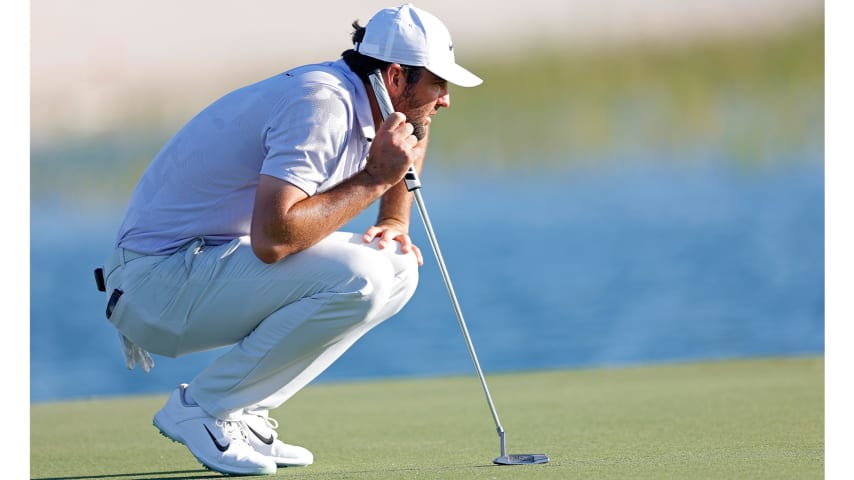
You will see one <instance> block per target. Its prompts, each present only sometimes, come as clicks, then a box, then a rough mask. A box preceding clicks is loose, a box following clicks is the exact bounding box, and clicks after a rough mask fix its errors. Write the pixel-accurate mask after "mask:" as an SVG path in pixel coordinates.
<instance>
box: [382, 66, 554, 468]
mask: <svg viewBox="0 0 854 480" xmlns="http://www.w3.org/2000/svg"><path fill="white" fill-rule="evenodd" d="M369 78H370V81H371V87H373V89H374V95H375V96H376V99H377V103H378V104H379V107H380V113H381V115H382V118H383V120H385V118H386V117H388V116H389V115H390V114H391V113H392V112H393V111H394V108H393V107H392V104H391V99H390V98H389V96H388V91H387V90H386V87H385V83H384V82H383V79H382V73H381V72H380V70H375V71H374V72H372V73H371V74H370V75H369ZM403 180H404V182H405V183H406V189H407V190H408V191H410V192H412V193H413V194H414V195H415V203H416V204H417V205H418V212H419V213H420V214H421V220H422V221H423V223H424V228H425V229H426V230H427V237H428V238H429V240H430V246H431V247H433V254H434V255H435V256H436V261H437V262H438V264H439V270H440V271H441V273H442V279H443V280H444V281H445V287H446V288H447V289H448V295H450V297H451V304H452V305H453V307H454V312H455V313H456V314H457V321H458V322H459V324H460V330H462V332H463V337H464V338H465V341H466V346H467V347H468V350H469V355H471V359H472V362H474V368H475V370H476V371H477V376H478V378H480V385H481V386H482V387H483V393H484V394H486V401H487V403H489V410H490V411H491V412H492V419H493V420H495V428H496V430H497V431H498V438H499V440H500V442H501V456H499V457H498V458H496V459H494V460H493V461H492V462H493V463H495V464H498V465H530V464H535V463H548V461H549V457H548V455H546V454H544V453H525V454H510V455H508V454H507V450H506V446H505V439H504V427H502V426H501V421H500V420H499V419H498V411H497V410H496V409H495V404H494V403H493V402H492V395H490V394H489V387H487V386H486V379H485V378H484V376H483V370H481V368H480V362H478V360H477V354H476V353H475V351H474V345H473V344H472V341H471V336H470V335H469V330H468V328H467V327H466V322H465V320H464V319H463V312H462V310H461V309H460V303H459V301H457V295H456V294H455V293H454V286H453V285H452V284H451V277H450V276H449V275H448V269H447V267H446V266H445V260H444V259H443V258H442V252H441V251H440V250H439V243H438V242H437V241H436V234H435V233H434V232H433V226H432V225H431V224H430V217H429V216H428V215H427V209H426V207H425V206H424V199H423V198H422V197H421V181H420V180H419V178H418V173H416V171H415V167H414V166H410V167H409V171H408V172H406V175H404V177H403Z"/></svg>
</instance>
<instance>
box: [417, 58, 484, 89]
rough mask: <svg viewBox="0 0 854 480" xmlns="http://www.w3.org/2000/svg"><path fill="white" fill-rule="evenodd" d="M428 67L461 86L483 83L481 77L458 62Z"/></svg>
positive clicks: (474, 85) (473, 85)
mask: <svg viewBox="0 0 854 480" xmlns="http://www.w3.org/2000/svg"><path fill="white" fill-rule="evenodd" d="M426 68H427V70H430V71H431V72H433V73H434V74H436V75H437V76H439V77H441V78H443V79H444V80H447V81H449V82H451V83H453V84H454V85H459V86H461V87H476V86H478V85H480V84H481V83H483V80H482V79H481V78H480V77H478V76H477V75H475V74H473V73H471V72H470V71H468V70H466V69H465V68H463V67H461V66H459V65H457V64H456V63H451V64H445V65H426Z"/></svg>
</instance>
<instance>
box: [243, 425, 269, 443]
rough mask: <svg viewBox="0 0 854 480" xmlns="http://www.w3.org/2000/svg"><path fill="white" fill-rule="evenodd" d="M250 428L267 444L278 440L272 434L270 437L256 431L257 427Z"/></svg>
mask: <svg viewBox="0 0 854 480" xmlns="http://www.w3.org/2000/svg"><path fill="white" fill-rule="evenodd" d="M246 426H247V427H249V425H246ZM249 430H250V431H251V432H252V433H253V434H255V436H256V437H258V440H261V441H262V442H264V443H266V444H267V445H272V444H273V442H275V441H276V438H275V437H274V436H272V435H270V436H269V437H265V436H263V435H261V434H260V433H258V432H256V431H255V429H254V428H252V427H249Z"/></svg>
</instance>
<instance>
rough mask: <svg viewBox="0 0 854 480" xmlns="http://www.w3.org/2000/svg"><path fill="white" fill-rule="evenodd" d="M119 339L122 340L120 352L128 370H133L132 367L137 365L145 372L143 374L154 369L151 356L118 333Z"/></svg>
mask: <svg viewBox="0 0 854 480" xmlns="http://www.w3.org/2000/svg"><path fill="white" fill-rule="evenodd" d="M119 338H121V340H122V351H123V352H124V354H125V362H126V363H127V366H128V370H133V367H135V366H136V364H137V363H139V365H140V366H141V367H142V369H143V370H145V373H148V372H150V371H151V369H152V368H154V360H152V359H151V355H149V354H148V352H146V351H145V349H143V348H142V347H140V346H139V345H137V344H135V343H133V342H131V341H130V340H129V339H128V338H127V337H126V336H124V335H123V334H122V333H121V332H119Z"/></svg>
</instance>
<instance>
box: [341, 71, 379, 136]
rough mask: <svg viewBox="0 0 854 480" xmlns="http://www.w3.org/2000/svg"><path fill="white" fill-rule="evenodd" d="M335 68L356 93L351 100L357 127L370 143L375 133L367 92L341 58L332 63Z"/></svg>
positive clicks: (360, 80) (361, 82) (359, 79)
mask: <svg viewBox="0 0 854 480" xmlns="http://www.w3.org/2000/svg"><path fill="white" fill-rule="evenodd" d="M333 65H334V66H335V68H337V69H339V70H340V71H341V72H342V73H343V74H344V76H345V77H346V78H347V80H349V81H350V83H352V84H353V86H354V87H355V88H354V91H355V92H356V95H355V97H354V98H353V110H354V111H355V112H356V120H357V121H358V122H359V126H360V127H362V135H364V136H365V138H366V139H367V140H368V141H370V140H373V139H374V135H376V131H375V130H374V115H373V112H371V102H370V101H369V100H368V91H367V90H366V89H365V83H364V82H363V81H362V79H361V78H359V76H358V75H356V74H355V73H354V72H353V71H352V70H350V67H349V66H348V65H347V63H346V62H345V61H344V59H343V58H339V59H338V60H336V61H335V62H333Z"/></svg>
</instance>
